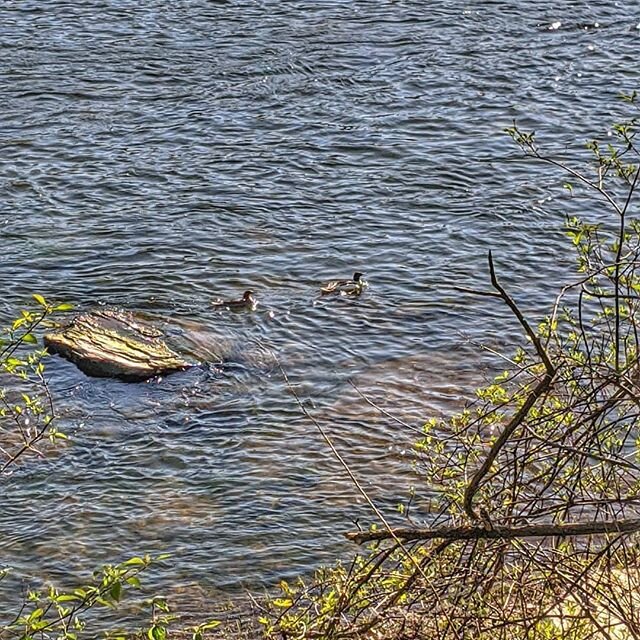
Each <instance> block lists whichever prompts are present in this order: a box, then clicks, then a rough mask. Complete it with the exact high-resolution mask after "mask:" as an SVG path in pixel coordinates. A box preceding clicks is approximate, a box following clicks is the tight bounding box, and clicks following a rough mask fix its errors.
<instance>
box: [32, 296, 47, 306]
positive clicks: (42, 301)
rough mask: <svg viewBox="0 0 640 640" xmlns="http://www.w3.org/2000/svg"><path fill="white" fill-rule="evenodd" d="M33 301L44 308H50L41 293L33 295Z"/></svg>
mask: <svg viewBox="0 0 640 640" xmlns="http://www.w3.org/2000/svg"><path fill="white" fill-rule="evenodd" d="M33 299H34V300H35V301H36V302H37V303H38V304H39V305H41V306H43V307H48V306H49V305H48V304H47V301H46V300H45V299H44V298H43V297H42V296H41V295H40V294H39V293H34V294H33Z"/></svg>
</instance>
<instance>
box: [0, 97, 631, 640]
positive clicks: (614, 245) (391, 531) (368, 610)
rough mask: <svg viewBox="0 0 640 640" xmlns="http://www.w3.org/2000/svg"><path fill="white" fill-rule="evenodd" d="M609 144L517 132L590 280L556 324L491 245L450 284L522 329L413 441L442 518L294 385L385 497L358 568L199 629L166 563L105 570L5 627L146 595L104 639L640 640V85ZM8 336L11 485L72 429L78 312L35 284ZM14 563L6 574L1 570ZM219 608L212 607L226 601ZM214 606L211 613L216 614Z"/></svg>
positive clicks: (327, 570) (74, 629)
mask: <svg viewBox="0 0 640 640" xmlns="http://www.w3.org/2000/svg"><path fill="white" fill-rule="evenodd" d="M621 99H622V100H623V101H624V102H625V103H626V105H627V107H628V109H629V114H630V115H629V117H628V119H627V120H626V121H624V122H621V123H618V124H615V125H614V126H613V127H612V129H611V132H610V136H609V137H608V138H607V140H606V142H600V141H597V140H593V141H590V142H589V143H588V144H587V145H586V154H587V156H588V157H587V158H585V159H584V162H581V163H580V164H579V165H576V166H569V165H567V164H565V163H564V162H562V161H560V160H557V159H556V158H555V157H554V156H552V155H548V154H547V153H546V152H545V151H544V149H543V147H541V146H539V144H538V141H537V139H536V137H535V135H534V133H529V132H525V131H522V130H521V129H520V128H519V127H518V126H517V125H516V124H515V123H514V126H513V127H512V128H510V129H509V130H508V133H509V135H510V136H511V137H512V139H513V140H514V142H515V143H516V144H517V145H518V146H519V147H520V148H521V149H522V151H523V152H524V154H525V156H526V157H528V158H530V159H531V160H532V161H534V162H541V163H545V164H547V165H548V166H549V167H551V168H552V169H553V170H554V171H556V170H557V171H558V172H560V173H561V174H563V175H564V177H565V180H566V182H565V188H566V190H567V192H568V195H569V197H570V198H571V204H572V209H573V210H576V209H579V210H580V211H581V212H582V213H581V215H580V216H574V215H571V216H568V217H567V219H566V225H565V231H566V233H567V235H568V238H569V239H570V242H571V243H572V245H573V247H574V249H575V251H576V257H577V261H576V274H575V277H574V279H573V281H572V282H570V283H569V284H567V285H566V286H564V287H563V288H562V289H561V290H560V291H559V292H558V295H557V297H556V299H555V302H554V304H553V305H552V308H551V309H550V310H549V312H548V314H547V316H546V317H544V318H543V319H542V320H541V321H538V320H536V319H533V318H531V317H528V315H527V314H526V313H525V312H524V311H523V309H522V307H521V306H520V304H519V302H518V300H516V299H515V297H514V296H513V295H512V294H511V293H510V291H509V290H508V287H506V286H505V285H504V284H503V279H502V277H501V273H502V270H501V268H500V261H499V260H498V259H496V258H494V256H493V255H492V253H491V252H489V254H488V276H487V285H486V286H484V285H482V287H481V288H478V289H469V288H460V287H454V288H455V289H456V291H457V292H458V293H459V294H460V295H466V296H484V297H488V298H491V299H493V300H494V301H495V304H496V305H503V306H505V307H506V308H507V309H508V310H509V312H510V314H511V316H512V318H513V322H514V327H517V330H518V331H519V332H520V334H521V335H522V346H521V347H520V348H518V349H517V351H516V352H515V354H509V355H503V356H502V360H503V362H504V367H505V370H504V372H503V373H502V374H500V375H499V376H497V377H496V379H495V380H494V381H493V382H491V383H490V384H488V385H486V386H485V387H483V388H480V389H478V390H476V398H475V400H474V401H473V402H472V403H470V404H468V405H467V406H466V407H465V408H464V409H463V410H462V411H461V412H460V413H458V414H456V415H453V416H451V417H450V418H448V419H447V420H439V419H428V420H427V422H426V424H425V426H424V433H423V434H422V435H421V436H420V438H419V440H418V441H417V442H416V443H415V455H416V465H417V467H416V468H417V471H418V473H419V474H420V476H421V478H422V479H423V481H424V483H425V485H426V486H429V487H430V488H432V489H433V488H436V489H437V491H438V496H439V497H438V499H437V500H433V501H432V503H431V506H430V513H429V514H423V515H424V516H425V517H423V519H422V521H421V522H414V520H413V519H412V516H411V515H410V514H409V513H406V514H405V515H406V525H405V526H403V527H402V528H397V527H396V528H394V527H392V526H390V525H389V523H388V520H387V517H385V514H384V513H383V512H382V511H381V510H380V509H379V508H378V507H377V506H376V504H375V503H374V501H373V500H372V499H371V498H370V497H369V496H368V494H367V492H366V489H365V488H364V486H363V485H362V484H361V483H360V482H359V481H358V478H357V477H356V475H355V474H354V473H353V472H352V471H351V470H350V469H349V467H348V465H347V463H346V462H345V461H344V460H343V459H342V457H341V456H340V453H339V451H338V450H337V449H336V447H335V446H334V444H333V442H332V440H331V438H330V436H329V435H328V433H327V432H326V431H325V429H324V428H323V426H322V424H320V423H319V422H318V420H316V418H315V417H314V416H313V414H312V413H311V412H310V411H309V409H307V407H306V405H305V403H304V399H303V398H300V397H299V396H298V394H297V392H296V390H295V387H294V386H293V385H292V384H291V383H290V382H289V379H288V377H287V373H286V371H285V370H284V369H283V368H282V367H280V371H281V374H282V376H283V377H284V379H285V381H286V384H287V388H288V390H289V392H290V393H291V395H292V397H293V399H294V400H295V402H296V403H297V404H298V407H299V409H300V411H301V412H302V413H304V414H305V416H306V417H307V418H308V420H309V422H310V424H312V425H314V427H315V428H316V429H317V430H318V431H319V433H320V434H321V436H322V437H323V438H324V440H325V442H326V444H327V446H328V447H329V450H330V451H331V452H332V455H333V456H334V457H335V458H336V460H337V462H338V463H339V464H340V465H341V466H342V467H343V470H344V472H345V473H347V474H348V475H349V477H350V478H351V481H352V483H353V485H354V488H355V490H356V491H357V492H359V493H360V494H361V496H362V498H363V499H364V500H365V502H366V503H367V504H368V505H369V507H370V509H371V517H372V524H371V525H370V527H369V528H368V529H367V530H360V531H350V532H346V533H345V535H346V536H347V538H348V539H349V540H351V541H353V542H354V543H356V544H358V545H360V547H359V552H358V553H354V556H353V557H352V558H351V559H350V560H349V561H345V562H338V563H336V565H335V566H333V567H324V568H321V569H319V570H318V572H317V573H316V575H315V576H314V577H313V578H312V579H310V580H308V581H303V580H302V579H299V580H297V581H295V582H293V583H286V582H281V583H280V585H279V593H278V594H277V595H274V594H272V595H271V597H269V598H265V599H262V600H260V601H258V600H253V599H250V601H249V602H248V604H247V605H236V606H234V605H233V603H232V604H230V605H229V606H228V607H226V606H225V607H223V608H222V609H220V610H218V611H216V612H215V613H214V612H206V611H203V615H204V616H206V619H205V620H198V621H193V622H187V621H185V620H184V619H181V618H180V616H179V615H178V613H179V612H176V613H175V614H174V613H172V612H171V610H170V608H169V605H168V604H167V602H165V601H164V600H163V599H162V598H154V597H150V598H149V597H145V596H141V595H140V594H141V593H144V592H143V591H141V589H142V588H143V582H144V571H145V570H146V569H147V568H148V567H150V566H151V565H153V563H154V562H159V561H170V558H167V557H164V556H159V557H157V558H152V557H149V556H146V557H136V558H131V559H129V560H128V561H126V562H124V563H121V564H117V565H108V566H105V567H103V568H102V569H100V570H99V571H97V572H96V573H95V574H94V578H93V581H92V582H91V583H90V584H87V585H84V586H80V587H77V588H76V589H73V590H71V591H59V590H57V589H56V588H55V587H48V588H45V589H44V590H41V591H38V592H36V591H33V592H31V593H29V594H28V596H27V598H26V600H25V602H24V604H23V606H22V609H21V610H19V611H16V612H15V617H14V618H13V619H12V620H9V621H7V622H4V621H1V622H0V625H1V624H4V626H0V638H1V639H2V640H5V639H11V640H13V639H21V640H29V639H31V638H33V639H40V638H63V639H65V640H76V639H79V638H89V637H96V635H97V632H96V631H95V630H92V629H91V627H90V625H89V622H88V621H89V620H91V621H95V620H96V619H97V620H98V621H99V620H100V611H102V610H106V609H112V610H116V611H117V610H118V607H119V606H120V605H121V603H123V602H125V601H126V602H127V606H129V603H131V602H132V601H133V600H136V601H139V602H141V606H142V607H143V609H144V610H145V611H146V616H147V620H148V622H147V623H146V625H145V626H143V627H141V628H139V629H136V630H131V631H122V630H114V631H112V632H109V633H108V634H107V637H109V638H122V639H124V638H149V639H151V640H163V639H164V638H190V639H192V640H200V639H201V638H205V637H211V638H237V639H239V638H254V637H260V636H262V637H267V638H274V639H275V638H279V639H283V640H293V639H294V638H298V639H304V638H319V639H328V640H329V639H330V640H338V639H356V638H363V639H364V638H366V639H371V640H374V639H378V638H380V639H382V638H385V639H398V640H400V639H405V638H415V639H425V640H426V639H428V638H429V639H430V638H447V639H448V638H452V639H454V638H455V639H460V638H477V639H486V640H489V639H495V638H504V639H505V640H508V639H511V638H513V639H515V638H529V639H531V640H545V639H547V640H550V639H552V638H571V639H575V640H583V639H587V638H604V639H611V640H614V639H615V640H622V639H626V638H629V639H631V638H636V637H639V636H640V596H639V595H638V594H640V572H639V571H638V569H637V566H638V564H639V561H640V557H639V556H640V547H639V545H638V542H639V539H638V536H637V533H638V532H639V531H640V509H639V508H638V506H639V504H638V503H639V501H640V498H639V497H638V496H639V495H640V456H639V455H638V442H639V438H640V432H639V430H638V418H639V417H640V367H639V356H640V317H639V315H638V314H639V313H640V222H639V221H638V219H637V218H635V217H634V215H635V214H636V211H637V203H638V197H637V192H638V187H639V184H638V183H639V181H640V147H638V146H637V142H636V135H637V113H638V108H637V101H636V93H635V92H633V93H631V94H628V95H623V96H621ZM34 298H35V301H36V303H37V305H38V308H37V310H36V311H28V310H24V311H22V312H21V313H20V315H19V316H18V318H16V320H15V321H14V322H13V323H12V324H11V326H10V327H8V328H7V329H6V330H5V331H4V332H3V334H2V335H1V336H0V366H1V368H2V372H3V373H2V386H3V391H2V393H1V394H0V401H1V407H0V447H1V448H0V482H2V479H3V477H4V476H5V475H6V474H8V473H10V472H11V470H12V467H14V465H17V464H19V463H22V462H23V461H24V463H27V464H37V462H36V461H35V460H30V461H27V460H26V458H28V457H30V456H34V454H35V455H37V454H38V452H39V447H42V446H44V445H45V443H47V442H48V443H49V444H51V445H55V444H56V443H57V442H60V441H63V440H65V439H66V438H67V436H66V435H65V434H64V433H62V432H60V431H58V430H57V427H56V423H55V402H54V399H53V398H52V397H51V393H50V391H49V388H48V385H47V380H46V376H45V369H44V365H43V362H42V359H43V357H44V356H45V355H46V352H45V351H44V350H42V349H39V347H38V338H37V337H36V335H37V332H38V330H39V329H40V328H41V327H42V326H43V324H44V323H46V322H47V321H48V319H49V318H50V317H51V316H52V315H54V314H55V313H57V312H60V311H67V310H69V308H70V307H69V305H52V304H50V303H49V302H48V301H47V300H46V299H45V298H43V297H42V296H40V295H37V294H36V295H35V296H34ZM5 573H6V571H5V572H3V573H0V579H1V578H2V577H3V575H4V574H5ZM213 606H214V604H213V603H212V607H213ZM210 613H212V615H209V614H210Z"/></svg>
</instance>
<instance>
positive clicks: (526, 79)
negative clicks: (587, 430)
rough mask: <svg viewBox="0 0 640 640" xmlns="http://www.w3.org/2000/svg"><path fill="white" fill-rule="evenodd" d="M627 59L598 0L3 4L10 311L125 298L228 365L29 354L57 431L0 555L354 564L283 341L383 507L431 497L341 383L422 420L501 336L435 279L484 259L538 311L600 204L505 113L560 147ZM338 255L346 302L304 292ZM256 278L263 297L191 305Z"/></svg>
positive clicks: (234, 584) (78, 565)
mask: <svg viewBox="0 0 640 640" xmlns="http://www.w3.org/2000/svg"><path fill="white" fill-rule="evenodd" d="M639 45H640V9H639V8H638V7H637V5H636V3H632V2H616V3H611V2H604V0H599V1H598V2H592V3H589V4H588V5H587V4H585V3H578V2H569V1H566V0H565V1H564V2H559V3H552V4H550V3H542V2H488V1H487V2H466V3H464V2H448V1H445V0H441V1H439V2H433V3H424V2H400V1H391V0H387V1H383V2H375V3H374V2H341V1H337V0H336V1H332V2H330V1H325V2H316V1H314V2H302V1H292V2H286V3H284V2H274V1H264V2H232V1H229V2H225V1H219V2H211V1H208V2H207V1H205V0H192V1H190V2H172V3H167V2H157V1H156V2H145V3H134V2H129V1H112V2H106V1H104V2H101V1H93V2H83V3H72V2H62V1H59V0H50V1H47V2H43V1H39V2H9V1H7V2H2V3H0V83H1V85H0V86H1V88H2V89H1V92H0V106H1V110H0V146H1V149H2V153H0V190H1V194H2V197H1V198H0V233H1V237H2V251H1V252H0V283H1V284H2V291H3V296H2V301H1V310H2V313H3V314H4V316H5V317H9V316H10V315H11V314H12V312H13V311H14V310H15V309H17V308H19V307H20V306H21V305H24V304H26V303H27V302H28V301H29V299H30V295H31V293H32V292H34V291H37V292H39V293H41V294H43V295H45V296H47V298H50V299H55V300H60V301H70V302H73V303H74V304H76V305H77V307H78V308H80V309H90V308H93V307H96V306H100V305H107V306H119V307H124V308H127V309H131V310H136V311H143V312H146V313H149V314H152V315H153V316H155V317H157V318H162V319H164V321H166V322H167V325H165V326H166V327H167V328H168V330H169V331H172V332H174V333H175V334H179V335H181V336H183V337H184V338H185V340H188V341H189V344H190V345H191V348H192V355H193V356H194V357H198V358H200V359H203V360H216V359H217V358H219V357H224V358H225V359H226V360H227V362H228V363H229V364H228V365H227V366H226V367H225V368H224V370H223V371H222V372H220V373H219V374H217V375H210V374H209V373H207V372H206V371H204V370H201V369H196V370H193V371H190V372H187V373H184V374H177V375H175V376H173V377H171V378H169V379H166V380H162V381H160V382H152V383H148V384H137V385H131V384H123V383H120V382H117V381H110V380H98V379H91V378H87V377H85V376H84V375H83V374H82V373H80V372H79V371H78V370H77V369H76V368H75V367H74V366H73V365H71V364H69V363H66V362H64V361H61V360H60V359H58V358H51V359H50V360H49V362H48V375H49V377H50V379H51V384H52V388H53V390H54V395H55V398H56V403H57V407H58V413H59V415H60V417H59V427H60V428H61V429H63V430H64V431H66V432H67V433H69V434H70V435H71V436H72V439H71V441H70V443H69V444H68V445H67V446H63V447H60V448H58V449H57V450H55V451H49V450H48V451H47V455H46V457H45V458H44V459H42V460H39V459H31V461H30V462H29V463H28V464H25V465H23V466H21V467H20V468H18V469H17V470H16V471H15V472H14V474H13V475H11V476H9V477H7V478H4V479H2V481H1V484H0V498H1V505H0V535H1V536H2V540H3V550H2V554H3V555H2V562H3V563H5V564H9V565H12V566H14V567H15V569H16V576H19V577H21V576H27V577H30V576H32V577H37V578H39V579H42V578H44V579H53V580H66V581H69V580H72V579H74V578H76V577H78V578H82V577H86V576H87V575H88V574H89V573H90V572H91V570H92V569H93V568H95V567H96V566H97V565H98V564H100V563H101V562H106V561H113V560H119V559H124V558H126V557H128V556H129V555H132V554H135V553H144V552H151V553H157V552H164V551H168V552H171V553H172V554H173V557H172V561H171V562H170V563H168V564H167V565H166V566H164V567H163V568H158V569H157V570H155V571H153V572H152V574H151V575H150V577H149V581H150V584H151V586H152V587H153V588H155V589H158V590H160V591H162V592H163V593H169V594H170V595H171V594H172V593H173V594H174V595H175V597H176V598H178V599H179V596H180V594H182V597H183V598H184V599H185V600H187V601H188V602H191V604H193V603H195V602H197V601H198V597H197V596H196V595H194V594H211V593H213V594H219V593H220V592H224V593H231V594H233V593H237V592H239V591H240V590H241V589H242V588H243V587H245V586H249V587H253V588H256V587H259V586H263V585H266V586H268V585H271V584H273V583H275V582H276V581H277V580H278V579H280V578H282V577H290V576H292V575H295V574H296V573H298V572H302V573H306V574H308V573H309V572H310V571H312V569H313V567H315V566H317V565H318V564H319V563H321V562H330V561H332V560H333V559H334V558H335V557H337V556H339V555H344V554H346V553H348V552H349V551H350V550H351V547H350V546H349V545H348V544H347V543H346V542H344V541H343V539H342V537H341V532H343V531H345V530H347V529H350V528H352V527H353V526H354V525H353V521H354V520H355V519H358V518H359V519H361V520H364V521H367V520H369V519H371V518H372V516H370V515H368V514H367V511H366V509H365V507H364V505H363V504H362V500H361V499H360V498H359V496H358V494H357V491H356V490H355V489H354V487H352V486H351V484H350V482H349V480H348V478H347V477H346V475H345V473H344V471H343V470H342V469H341V467H340V466H339V464H338V463H337V461H336V460H335V459H334V458H333V457H332V455H331V453H330V451H329V450H328V448H327V446H326V444H325V443H324V441H323V440H322V438H321V437H320V434H319V433H318V431H317V430H316V428H315V427H314V425H313V424H311V423H310V422H309V420H308V419H307V418H305V416H304V415H302V413H301V411H300V410H299V408H298V407H297V405H296V403H295V401H294V399H293V397H292V395H291V393H290V392H289V390H288V389H287V388H286V385H285V384H284V382H283V379H282V376H281V374H280V372H279V369H278V367H277V365H276V363H275V360H274V354H275V358H277V361H278V362H280V363H281V364H282V366H283V367H284V368H285V370H286V371H287V373H288V375H289V377H290V379H291V381H292V383H293V384H294V385H295V387H296V389H297V391H298V393H299V394H300V395H301V397H302V398H303V399H304V400H305V402H306V406H308V408H309V410H310V411H312V412H313V414H314V415H315V416H316V417H317V419H318V420H320V421H321V422H322V424H323V425H324V426H325V427H326V428H327V429H328V431H329V433H330V434H331V435H332V437H333V438H334V442H335V444H336V446H337V447H338V449H339V450H340V451H342V452H343V454H344V455H345V457H346V459H347V461H348V462H349V464H350V465H351V466H352V468H353V470H354V472H355V473H356V474H357V475H358V477H359V478H360V480H361V481H362V483H363V484H364V486H365V487H366V488H367V490H368V491H369V492H370V494H371V496H372V498H373V499H374V500H376V502H377V503H378V504H379V506H380V507H383V508H384V509H385V510H387V512H388V513H393V512H394V510H395V506H396V504H397V503H398V502H399V501H400V500H403V499H406V497H407V488H408V486H409V485H410V484H414V485H416V487H417V489H418V493H419V494H421V495H422V496H424V500H426V499H427V498H428V495H429V488H428V487H423V486H422V485H420V483H419V479H417V478H415V477H414V475H413V471H412V468H411V458H410V455H409V451H410V444H411V442H412V441H413V439H414V438H415V434H414V433H412V432H411V431H409V430H406V429H403V428H402V427H400V426H399V425H398V424H397V423H394V422H393V421H391V420H389V419H388V418H386V417H385V416H384V415H382V414H380V413H379V412H378V411H377V410H375V409H374V408H373V407H371V406H370V405H368V404H367V403H365V402H364V401H363V400H362V398H361V397H360V396H358V394H357V393H356V392H355V391H354V389H353V387H352V386H351V385H350V384H349V383H348V381H349V380H353V381H354V382H355V383H356V384H357V386H358V387H359V388H360V389H361V390H362V392H363V393H364V394H366V395H367V396H368V397H370V399H371V400H373V401H374V402H376V403H378V404H380V405H382V406H383V407H384V408H385V409H387V410H389V411H391V412H394V413H395V414H396V415H398V416H399V417H401V418H402V419H403V420H405V421H408V422H409V423H411V424H412V425H413V426H417V427H419V426H420V424H421V423H422V421H423V420H424V419H425V418H426V417H428V416H429V415H432V414H434V413H437V414H440V413H442V412H446V411H450V410H452V409H453V408H455V407H456V406H458V405H459V402H460V399H461V398H464V397H467V396H468V395H469V394H470V391H471V390H472V388H473V384H476V383H477V382H478V381H479V380H480V379H481V378H482V371H481V369H482V367H483V366H484V365H483V363H484V362H485V359H484V357H483V355H482V353H481V352H480V349H479V346H478V345H479V343H485V344H488V345H490V346H492V347H500V346H505V345H512V344H514V343H515V342H517V340H518V334H517V331H518V329H517V326H516V324H515V323H513V322H512V321H511V320H510V319H509V318H508V315H507V313H506V312H505V310H503V309H502V308H500V307H499V306H498V305H497V304H496V303H495V301H493V300H487V299H485V298H479V299H476V298H474V297H473V296H469V295H465V294H461V293H458V292H455V291H453V290H452V289H451V285H452V284H458V285H462V286H479V287H481V288H484V287H485V283H486V281H487V269H486V254H487V251H488V250H489V249H493V251H494V254H495V256H496V262H497V265H498V267H499V270H500V272H501V273H502V274H504V275H503V278H504V281H505V283H507V284H508V286H509V287H510V290H511V291H512V292H513V293H514V295H515V296H516V297H517V298H518V300H519V301H520V302H521V304H522V305H523V308H524V309H525V310H527V311H528V312H530V313H532V314H533V318H534V319H535V318H538V317H540V316H541V315H542V314H543V313H544V311H545V309H546V305H547V304H548V303H549V301H550V300H551V299H552V298H553V295H554V291H555V289H554V287H555V285H557V283H558V282H561V281H563V280H564V278H565V277H566V275H567V274H568V272H569V271H570V268H571V264H572V256H571V252H570V247H569V245H568V243H567V242H566V241H565V239H564V238H563V235H562V232H561V225H562V221H563V218H564V215H565V214H567V213H576V212H581V213H584V214H587V215H593V216H596V217H597V216H601V215H602V210H601V208H599V207H598V206H595V205H594V206H591V205H589V206H586V207H585V205H584V203H583V202H578V200H577V199H575V198H571V197H570V196H569V194H568V192H566V191H565V190H563V189H562V181H563V180H562V176H561V175H560V174H559V173H557V172H555V171H552V170H550V169H549V168H547V167H543V166H539V165H536V164H534V163H531V162H527V161H525V160H524V159H523V158H522V155H521V153H520V152H519V150H518V149H517V148H516V147H515V145H514V144H513V143H512V142H511V141H510V140H509V139H508V137H507V136H506V135H505V134H504V132H503V129H504V128H505V127H507V126H510V125H511V123H512V121H513V119H514V118H516V119H518V121H519V122H520V123H521V124H522V126H523V127H524V128H526V129H535V130H536V131H537V133H538V136H539V138H540V140H541V141H542V142H545V143H546V144H547V145H548V148H549V149H550V152H551V153H553V154H556V155H557V156H558V157H563V158H567V159H571V158H578V155H579V153H580V152H581V148H582V147H581V145H582V142H583V140H585V139H586V138H589V137H592V136H594V135H596V134H597V133H598V132H604V134H605V135H606V132H607V127H609V126H610V125H611V123H612V122H614V121H615V119H616V118H618V117H620V116H621V115H622V114H623V113H624V109H623V106H622V104H621V103H620V102H619V101H617V100H616V95H617V94H618V93H619V92H620V91H630V90H632V89H634V88H637V86H638V80H639V79H640V78H639V77H638V70H637V59H638V56H637V51H638V46H639ZM577 161H578V162H579V160H577ZM355 270H359V271H363V272H364V273H365V274H366V277H367V278H368V280H369V281H370V285H371V286H370V288H369V289H368V291H367V292H366V293H365V294H364V295H363V296H362V297H361V298H359V299H357V300H344V299H333V300H328V299H322V300H319V299H318V297H317V287H318V283H319V282H321V281H322V280H324V279H327V278H331V277H335V276H341V277H344V276H349V275H350V274H351V273H353V272H354V271H355ZM247 288H251V289H253V290H254V291H255V292H256V295H257V296H258V297H259V299H260V306H259V307H258V311H257V312H256V313H254V314H230V313H226V312H224V311H216V310H214V309H212V308H211V307H210V306H209V304H208V302H209V300H210V299H211V298H213V297H216V296H218V295H238V294H240V293H241V292H242V291H243V290H244V289H247ZM512 332H513V333H512ZM418 508H419V507H418ZM19 577H17V578H15V579H13V580H7V581H5V582H4V583H1V584H0V591H1V590H3V589H4V592H3V593H4V595H3V597H4V598H5V600H4V602H5V604H2V605H0V612H2V613H5V612H7V613H8V612H9V610H10V609H11V607H12V606H13V603H14V602H15V601H16V599H19V593H18V591H17V589H18V587H17V585H19V584H20V582H19V580H20V578H19ZM185 594H187V596H185ZM203 597H204V596H203ZM197 606H199V605H197Z"/></svg>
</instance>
